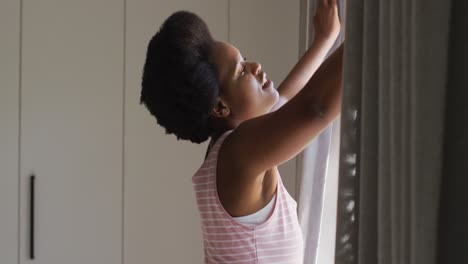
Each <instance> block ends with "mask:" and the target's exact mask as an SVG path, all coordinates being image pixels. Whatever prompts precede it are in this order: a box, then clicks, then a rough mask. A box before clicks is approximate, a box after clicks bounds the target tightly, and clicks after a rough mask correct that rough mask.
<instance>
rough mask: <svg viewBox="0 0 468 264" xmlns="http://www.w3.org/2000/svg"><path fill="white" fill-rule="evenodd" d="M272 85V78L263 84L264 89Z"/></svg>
mask: <svg viewBox="0 0 468 264" xmlns="http://www.w3.org/2000/svg"><path fill="white" fill-rule="evenodd" d="M270 85H271V80H266V82H265V84H263V86H262V89H266V88H268V87H270Z"/></svg>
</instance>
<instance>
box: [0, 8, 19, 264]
mask: <svg viewBox="0 0 468 264" xmlns="http://www.w3.org/2000/svg"><path fill="white" fill-rule="evenodd" d="M19 22H20V5H19V1H17V0H6V1H0V36H1V41H0V58H1V61H0V262H1V263H18V162H19V158H18V151H19V142H18V137H19V58H20V56H19V46H20V37H19V36H20V27H19Z"/></svg>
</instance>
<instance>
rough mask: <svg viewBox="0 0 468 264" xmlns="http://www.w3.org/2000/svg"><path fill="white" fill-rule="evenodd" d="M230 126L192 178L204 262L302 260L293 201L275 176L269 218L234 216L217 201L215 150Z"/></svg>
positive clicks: (282, 261)
mask: <svg viewBox="0 0 468 264" xmlns="http://www.w3.org/2000/svg"><path fill="white" fill-rule="evenodd" d="M232 131H233V130H229V131H227V132H225V133H224V134H223V135H222V136H221V137H220V138H219V139H218V140H217V141H216V143H215V144H214V145H213V147H212V148H211V150H210V152H209V154H208V156H207V157H206V160H205V161H204V162H203V164H202V166H201V167H200V169H198V171H197V172H196V173H195V175H194V176H193V177H192V182H193V186H194V190H195V196H196V200H197V205H198V210H199V212H200V220H201V229H202V232H203V246H204V251H205V263H210V264H211V263H237V264H247V263H269V264H272V263H291V264H293V263H294V264H302V263H303V256H304V242H303V236H302V230H301V227H300V226H299V222H298V218H297V212H296V207H297V204H296V201H295V200H294V199H293V198H292V197H291V195H289V193H288V191H287V190H286V188H285V187H284V185H283V182H282V180H281V177H278V182H277V189H276V190H277V193H276V194H277V195H276V201H275V205H274V208H273V211H272V213H271V215H270V216H269V218H268V219H267V220H266V221H265V222H264V223H262V224H260V225H258V226H247V225H244V224H242V223H240V222H239V221H237V220H235V219H234V218H233V217H232V216H230V215H229V213H228V212H227V211H226V210H225V209H224V207H223V206H222V205H221V202H220V200H219V197H218V193H217V189H216V164H217V157H218V150H219V148H220V146H221V144H222V142H223V141H224V139H225V138H226V137H227V135H229V134H230V133H231V132H232Z"/></svg>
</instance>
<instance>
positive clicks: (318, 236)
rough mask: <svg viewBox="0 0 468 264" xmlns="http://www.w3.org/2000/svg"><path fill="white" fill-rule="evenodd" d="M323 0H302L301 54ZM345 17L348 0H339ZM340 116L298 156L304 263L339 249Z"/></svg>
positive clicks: (325, 259)
mask: <svg viewBox="0 0 468 264" xmlns="http://www.w3.org/2000/svg"><path fill="white" fill-rule="evenodd" d="M318 1H319V0H301V27H300V30H301V34H300V35H301V39H300V42H301V44H302V46H301V48H300V55H302V54H303V53H304V52H305V51H306V50H307V48H308V47H309V46H310V45H311V44H312V41H313V39H314V32H313V29H314V27H313V15H314V14H315V13H316V7H317V5H318ZM337 4H338V12H339V16H340V18H343V15H344V14H343V10H344V8H343V5H344V0H338V1H337ZM341 21H342V30H341V32H340V34H339V36H338V37H337V40H336V41H335V44H334V45H333V46H332V48H331V49H330V51H329V52H328V54H327V57H328V56H329V55H330V54H332V53H333V52H334V51H335V50H336V49H337V48H338V47H339V45H340V44H341V43H342V42H343V39H344V21H343V19H341ZM340 123H341V121H340V118H339V117H338V118H336V119H335V120H334V121H333V122H331V123H330V125H329V126H328V127H327V128H326V129H324V130H323V131H322V132H321V133H320V135H318V136H317V137H316V138H315V139H314V140H313V141H311V142H310V144H309V145H308V146H307V147H306V148H305V149H304V151H302V152H301V153H300V154H299V155H298V156H297V159H296V161H297V181H296V198H297V199H296V200H297V204H298V218H299V223H300V225H301V228H302V231H303V234H304V240H305V241H304V245H305V254H304V263H305V264H315V263H330V264H331V263H333V259H334V251H335V225H336V193H337V188H338V187H337V186H338V183H337V181H338V153H339V142H340Z"/></svg>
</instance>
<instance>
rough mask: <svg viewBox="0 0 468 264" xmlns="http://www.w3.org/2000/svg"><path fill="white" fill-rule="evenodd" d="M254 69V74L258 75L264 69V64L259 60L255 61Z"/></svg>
mask: <svg viewBox="0 0 468 264" xmlns="http://www.w3.org/2000/svg"><path fill="white" fill-rule="evenodd" d="M252 70H253V73H254V75H257V74H258V73H259V72H260V71H261V70H262V65H261V64H260V63H258V62H253V63H252Z"/></svg>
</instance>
